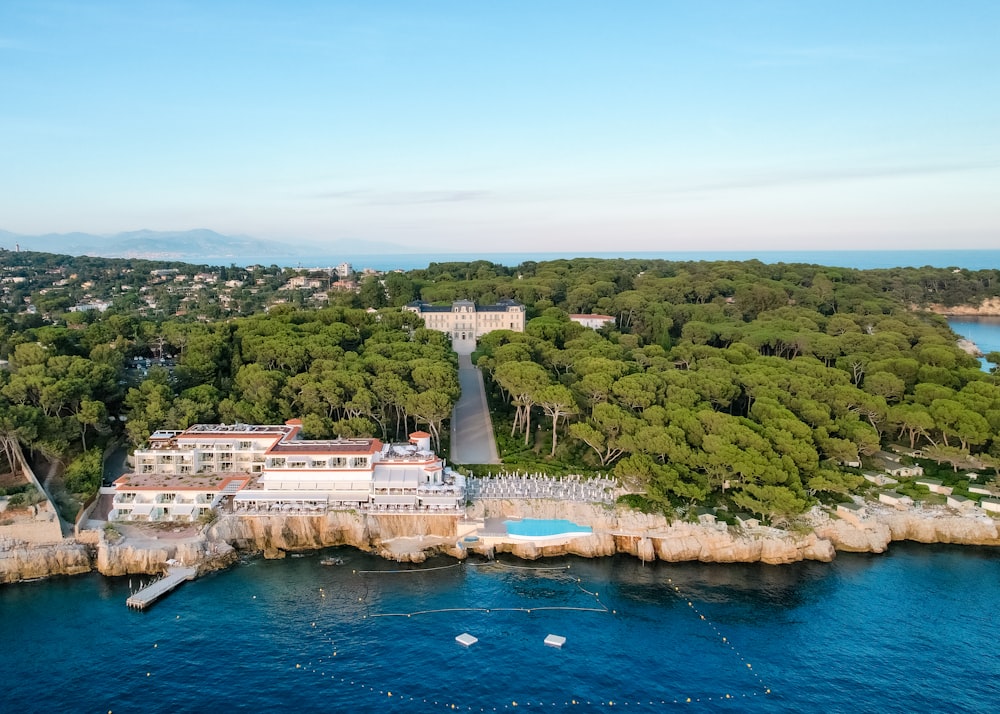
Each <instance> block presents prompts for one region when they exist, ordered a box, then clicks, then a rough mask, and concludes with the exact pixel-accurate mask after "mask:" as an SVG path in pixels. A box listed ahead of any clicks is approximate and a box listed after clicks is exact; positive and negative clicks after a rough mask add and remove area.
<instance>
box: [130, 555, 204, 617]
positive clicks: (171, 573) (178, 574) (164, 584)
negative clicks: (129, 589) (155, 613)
mask: <svg viewBox="0 0 1000 714" xmlns="http://www.w3.org/2000/svg"><path fill="white" fill-rule="evenodd" d="M197 573H198V569H197V568H185V567H179V566H176V565H173V566H170V567H169V568H167V573H166V575H164V576H163V577H162V578H160V579H159V580H157V581H156V582H154V583H150V584H149V585H147V586H146V587H144V588H143V589H142V590H140V591H138V592H136V593H133V594H132V595H131V596H130V597H129V599H128V600H126V601H125V604H126V605H128V606H129V607H134V608H135V609H136V610H145V609H146V608H147V607H149V606H150V605H152V604H153V603H154V602H156V601H157V600H159V599H160V598H161V597H163V596H164V595H166V594H167V593H168V592H170V591H171V590H173V589H174V588H176V587H177V586H178V585H180V584H181V583H183V582H184V581H185V580H194V576H195V575H197Z"/></svg>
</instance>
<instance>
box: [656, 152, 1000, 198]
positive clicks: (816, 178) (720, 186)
mask: <svg viewBox="0 0 1000 714" xmlns="http://www.w3.org/2000/svg"><path fill="white" fill-rule="evenodd" d="M996 168H1000V160H996V159H994V160H991V161H970V162H966V163H952V164H922V165H911V166H873V167H858V168H850V169H840V170H836V169H831V170H825V171H824V170H820V171H787V172H779V173H775V174H770V175H762V176H747V177H745V178H739V179H733V180H731V181H718V182H712V183H705V184H700V185H696V186H681V187H676V188H669V189H667V190H666V191H665V193H700V192H705V191H739V190H745V189H757V188H775V187H786V186H790V187H795V186H810V185H815V184H824V183H836V182H844V181H864V180H869V179H881V178H899V177H909V176H934V175H938V174H952V173H968V172H973V171H989V170H992V169H996Z"/></svg>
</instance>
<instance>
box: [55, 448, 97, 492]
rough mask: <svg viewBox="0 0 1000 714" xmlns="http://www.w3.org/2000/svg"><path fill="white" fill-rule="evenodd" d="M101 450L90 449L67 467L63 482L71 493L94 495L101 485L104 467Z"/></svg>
mask: <svg viewBox="0 0 1000 714" xmlns="http://www.w3.org/2000/svg"><path fill="white" fill-rule="evenodd" d="M102 461H103V459H102V455H101V450H100V449H90V450H89V451H85V452H84V453H82V454H80V455H79V456H78V457H76V458H75V459H74V460H73V462H72V463H71V464H70V465H69V466H67V467H66V473H65V474H64V475H63V480H64V481H65V482H66V489H67V490H68V491H70V492H71V493H88V494H89V493H93V492H94V491H96V490H97V488H98V487H99V486H100V485H101V471H102V467H103V463H102Z"/></svg>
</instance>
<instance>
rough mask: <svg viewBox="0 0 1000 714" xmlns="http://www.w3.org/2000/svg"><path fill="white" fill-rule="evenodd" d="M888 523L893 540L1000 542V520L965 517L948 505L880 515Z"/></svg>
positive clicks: (988, 543) (970, 543) (881, 520)
mask: <svg viewBox="0 0 1000 714" xmlns="http://www.w3.org/2000/svg"><path fill="white" fill-rule="evenodd" d="M877 518H878V520H879V521H880V522H882V523H884V524H885V525H886V526H888V528H889V530H890V532H891V533H892V539H893V540H912V541H917V542H918V543H959V544H961V545H1000V532H998V529H997V522H996V521H995V520H993V519H992V518H990V517H989V516H981V517H978V518H977V517H974V516H963V515H958V514H955V513H953V512H950V509H947V508H943V507H942V508H935V509H922V510H915V511H904V512H900V513H888V514H884V515H879V516H877Z"/></svg>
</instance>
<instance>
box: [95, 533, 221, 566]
mask: <svg viewBox="0 0 1000 714" xmlns="http://www.w3.org/2000/svg"><path fill="white" fill-rule="evenodd" d="M237 558H238V554H237V553H236V550H235V549H234V548H233V547H232V546H230V545H229V544H228V543H225V542H219V541H212V540H209V539H207V538H205V536H204V535H199V536H197V537H195V538H186V539H182V540H177V541H169V540H163V541H154V540H148V539H142V540H136V539H132V540H126V539H124V538H115V539H112V540H108V539H107V538H105V537H104V534H103V533H102V534H101V538H100V539H99V541H98V544H97V549H96V556H95V558H94V567H95V569H96V570H97V571H98V572H99V573H101V574H102V575H138V574H156V573H162V572H164V570H165V569H166V566H167V561H168V560H176V561H177V562H180V563H184V564H185V565H197V566H198V572H199V574H201V573H206V572H210V571H212V570H219V569H221V568H226V567H228V566H230V565H232V564H233V563H234V562H236V560H237Z"/></svg>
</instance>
